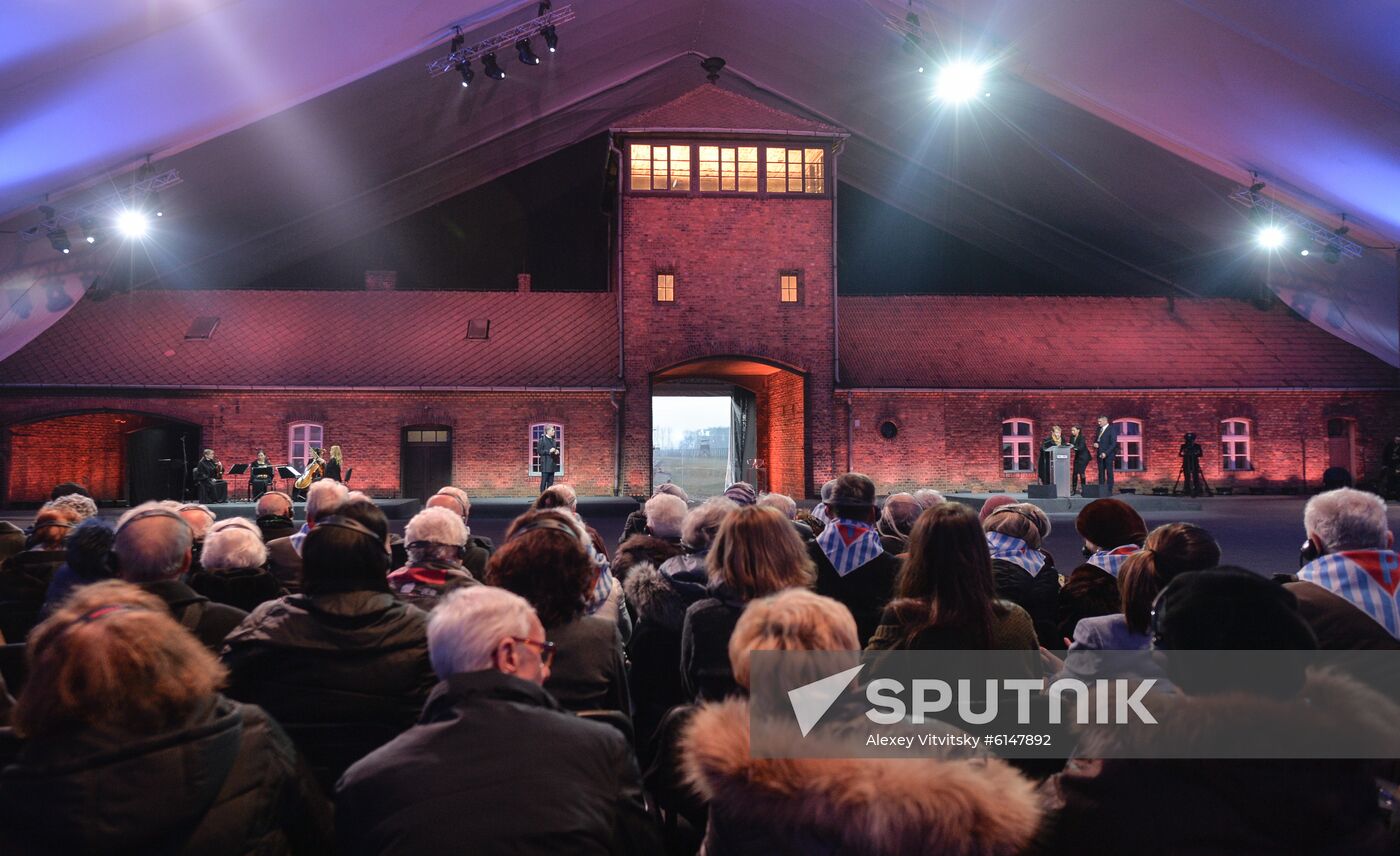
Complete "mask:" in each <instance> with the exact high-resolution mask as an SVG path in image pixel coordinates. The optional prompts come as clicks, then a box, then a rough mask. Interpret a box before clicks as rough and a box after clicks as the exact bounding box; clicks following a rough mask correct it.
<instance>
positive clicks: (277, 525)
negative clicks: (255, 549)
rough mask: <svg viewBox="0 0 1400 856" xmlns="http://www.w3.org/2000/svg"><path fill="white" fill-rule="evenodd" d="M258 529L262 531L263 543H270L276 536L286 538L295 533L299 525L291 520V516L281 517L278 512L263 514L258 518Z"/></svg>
mask: <svg viewBox="0 0 1400 856" xmlns="http://www.w3.org/2000/svg"><path fill="white" fill-rule="evenodd" d="M257 523H258V531H259V532H261V533H262V538H263V543H264V544H271V543H272V542H273V541H276V540H277V539H278V538H286V537H288V536H290V535H293V534H295V533H296V531H297V530H298V529H300V528H301V527H300V526H298V525H297V524H296V523H294V522H292V518H290V517H283V516H282V515H280V514H264V515H262V516H260V517H259V518H258V521H257Z"/></svg>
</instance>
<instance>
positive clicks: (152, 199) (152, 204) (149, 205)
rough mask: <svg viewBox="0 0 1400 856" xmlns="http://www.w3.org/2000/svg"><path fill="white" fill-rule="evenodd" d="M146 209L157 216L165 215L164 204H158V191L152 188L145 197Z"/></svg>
mask: <svg viewBox="0 0 1400 856" xmlns="http://www.w3.org/2000/svg"><path fill="white" fill-rule="evenodd" d="M146 210H147V211H149V212H151V213H152V214H154V215H155V216H157V217H164V216H165V206H163V205H161V204H160V193H159V192H158V191H155V190H152V191H151V192H150V194H149V195H148V196H147V197H146Z"/></svg>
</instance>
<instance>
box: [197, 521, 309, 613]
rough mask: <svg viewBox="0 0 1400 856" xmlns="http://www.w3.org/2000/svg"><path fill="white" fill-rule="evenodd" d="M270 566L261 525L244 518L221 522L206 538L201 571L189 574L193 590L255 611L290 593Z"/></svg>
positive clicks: (201, 553)
mask: <svg viewBox="0 0 1400 856" xmlns="http://www.w3.org/2000/svg"><path fill="white" fill-rule="evenodd" d="M266 566H267V545H266V544H264V543H263V540H262V533H261V532H260V531H258V527H257V525H256V524H254V523H251V522H250V521H248V520H245V519H243V518H242V517H233V518H230V519H228V520H220V521H219V522H218V523H215V524H214V525H213V526H212V527H211V528H210V530H209V534H208V535H207V536H205V539H204V549H203V550H202V551H201V552H200V568H199V569H198V570H191V571H190V574H189V583H190V588H192V589H194V590H195V591H197V592H199V593H200V594H202V595H204V596H205V597H207V598H209V599H210V600H212V601H214V602H215V603H226V604H228V605H229V606H235V607H238V608H239V609H241V610H244V611H252V610H253V609H254V608H255V607H257V606H258V604H261V603H266V602H267V601H269V600H276V599H277V598H279V597H281V596H282V595H284V594H286V593H287V592H286V590H285V589H284V588H282V584H281V583H279V582H277V578H276V577H274V576H273V575H272V574H271V573H269V572H268V570H267V567H266Z"/></svg>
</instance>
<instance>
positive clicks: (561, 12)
mask: <svg viewBox="0 0 1400 856" xmlns="http://www.w3.org/2000/svg"><path fill="white" fill-rule="evenodd" d="M573 19H574V7H573V6H560V7H559V8H558V9H551V10H549V11H547V12H545V13H544V14H543V15H540V16H539V17H538V18H532V19H531V20H529V21H526V22H525V23H523V24H521V25H519V26H517V27H511V28H510V29H509V30H506V31H505V32H501V33H497V34H496V35H494V36H492V37H491V38H489V39H486V40H484V41H480V42H477V43H476V44H474V45H467V46H466V47H463V48H459V49H457V50H455V51H453V52H452V53H450V54H448V55H447V56H444V57H439V58H438V59H435V60H433V61H432V62H430V63H428V76H429V77H437V76H439V75H443V74H447V73H448V72H449V71H453V70H454V69H456V67H457V64H458V63H463V62H468V61H470V60H474V59H476V58H478V57H483V56H485V55H486V54H489V53H506V54H510V53H513V52H514V51H515V43H516V42H518V41H520V40H521V39H529V38H534V37H535V36H538V35H539V34H540V33H543V32H544V30H545V28H546V27H555V26H558V25H559V24H563V23H567V22H569V21H572V20H573Z"/></svg>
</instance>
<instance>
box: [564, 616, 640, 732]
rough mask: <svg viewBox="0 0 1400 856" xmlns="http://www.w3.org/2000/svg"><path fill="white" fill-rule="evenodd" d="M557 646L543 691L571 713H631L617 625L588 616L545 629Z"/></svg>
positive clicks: (625, 668)
mask: <svg viewBox="0 0 1400 856" xmlns="http://www.w3.org/2000/svg"><path fill="white" fill-rule="evenodd" d="M545 637H546V638H547V639H549V641H551V642H553V643H554V644H555V645H557V646H559V647H558V648H556V649H555V655H554V664H553V665H552V666H550V669H549V679H548V680H547V681H545V682H544V688H545V689H546V690H548V691H549V694H550V695H552V696H554V698H555V700H556V701H558V702H559V704H560V705H562V706H563V707H564V708H566V709H568V710H574V711H579V710H620V711H622V712H623V713H628V714H630V713H631V710H632V705H631V702H630V701H629V699H628V695H627V665H626V663H625V662H624V660H623V659H622V634H621V632H619V631H618V627H617V622H616V621H613V620H611V619H607V618H601V617H599V616H596V615H585V616H581V617H579V618H576V619H574V620H573V621H570V622H569V623H568V624H564V625H561V626H559V627H549V628H546V629H545Z"/></svg>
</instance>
